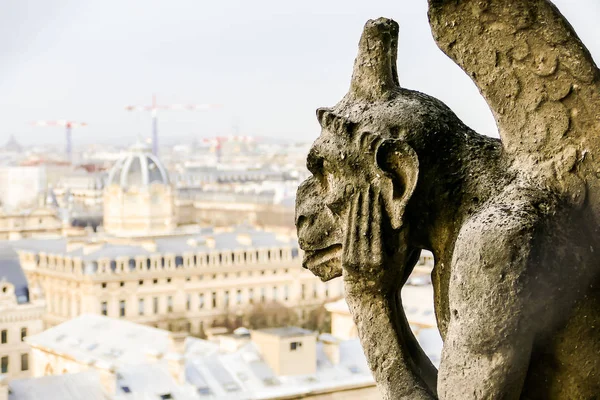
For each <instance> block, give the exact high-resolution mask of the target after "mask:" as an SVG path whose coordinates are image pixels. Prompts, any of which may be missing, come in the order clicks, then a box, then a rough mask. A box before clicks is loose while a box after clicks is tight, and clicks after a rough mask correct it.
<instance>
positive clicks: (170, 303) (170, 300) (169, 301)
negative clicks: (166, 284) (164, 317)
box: [167, 296, 173, 312]
mask: <svg viewBox="0 0 600 400" xmlns="http://www.w3.org/2000/svg"><path fill="white" fill-rule="evenodd" d="M167 312H173V296H167Z"/></svg>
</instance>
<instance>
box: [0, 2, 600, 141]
mask: <svg viewBox="0 0 600 400" xmlns="http://www.w3.org/2000/svg"><path fill="white" fill-rule="evenodd" d="M426 3H427V2H426V0H403V1H397V0H396V1H394V0H369V1H358V0H320V1H317V0H302V1H289V0H288V1H285V0H212V1H205V0H169V1H167V0H102V1H90V0H88V1H82V0H62V1H61V0H4V1H3V2H2V8H1V9H0V52H1V54H2V62H1V63H0V107H1V108H0V109H1V110H2V113H1V116H2V117H1V119H0V145H1V144H3V143H4V142H5V141H6V140H7V139H8V137H9V135H10V134H14V135H15V136H16V137H17V138H18V140H19V141H21V142H22V143H25V144H33V143H56V144H60V145H61V146H62V143H63V142H64V135H63V129H62V128H36V127H32V126H31V123H32V122H33V121H36V120H54V119H72V120H75V121H83V122H87V123H88V124H89V127H87V128H84V129H78V130H75V131H74V141H75V146H77V145H78V144H84V143H86V144H87V143H94V142H100V143H109V142H114V143H121V144H128V143H131V142H134V141H135V140H136V137H137V136H138V135H140V134H142V135H145V136H149V135H150V115H149V114H148V113H130V112H126V111H125V110H124V107H125V106H126V105H129V104H136V105H137V104H148V103H150V101H151V97H152V94H153V93H156V94H157V96H158V100H159V103H162V104H170V103H215V104H222V105H223V106H224V108H223V109H221V110H218V111H194V112H189V111H171V112H165V113H162V114H161V115H160V117H159V121H160V134H161V141H162V143H165V142H171V143H173V142H177V141H183V140H185V141H187V140H191V139H192V138H193V137H207V136H211V135H215V134H230V133H232V132H233V126H234V125H235V124H237V125H238V126H239V132H240V133H241V134H248V135H258V136H272V137H280V138H290V139H304V140H306V141H312V140H314V139H315V138H316V137H317V136H318V134H319V126H318V124H317V122H316V120H315V109H316V108H317V107H320V106H332V105H334V104H335V103H336V102H337V101H338V100H340V99H341V97H342V96H343V95H344V94H345V93H346V91H347V88H348V85H349V82H350V75H351V71H352V63H353V60H354V57H355V56H356V50H357V43H358V39H359V37H360V34H361V31H362V27H363V25H364V23H365V22H366V21H367V20H368V19H370V18H377V17H380V16H385V17H389V18H393V19H395V20H396V21H398V23H399V24H400V49H399V60H398V70H399V75H400V83H401V85H402V86H403V87H407V88H410V89H416V90H419V91H422V92H425V93H427V94H430V95H433V96H436V97H438V98H440V99H441V100H443V101H444V102H446V103H447V104H448V105H449V106H450V107H451V108H452V109H453V110H454V111H455V112H456V113H457V114H458V115H459V117H461V118H462V119H463V120H464V121H465V122H466V123H467V124H468V125H470V126H471V127H473V128H474V129H476V130H477V131H479V132H480V133H484V134H490V135H496V133H495V132H496V128H495V125H494V121H493V119H492V116H491V113H490V112H489V110H488V109H487V106H486V105H485V103H484V101H483V100H482V99H481V98H480V96H479V93H478V92H477V89H476V88H475V86H474V85H473V83H472V82H471V81H470V79H469V78H468V77H467V76H466V75H465V74H464V73H463V72H462V71H461V70H460V69H459V68H458V67H456V66H455V65H454V64H453V63H452V62H451V61H450V60H449V59H447V58H446V56H445V55H443V54H442V53H441V51H440V50H438V49H437V47H436V46H435V44H434V42H433V39H432V37H431V33H430V31H429V26H428V24H427V14H426V11H427V5H426ZM555 3H556V5H557V6H558V7H559V8H560V9H561V11H562V12H563V13H564V14H565V15H566V16H567V18H568V19H569V20H570V22H571V23H572V24H573V26H574V27H575V29H576V30H577V32H578V34H579V36H580V37H581V38H582V40H583V41H584V43H586V45H587V46H588V48H589V49H590V51H591V52H592V54H593V55H594V57H595V59H596V62H599V61H600V27H598V25H597V23H598V20H600V2H598V1H597V0H556V1H555ZM236 121H237V122H236Z"/></svg>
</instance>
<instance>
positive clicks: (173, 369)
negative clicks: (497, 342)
mask: <svg viewBox="0 0 600 400" xmlns="http://www.w3.org/2000/svg"><path fill="white" fill-rule="evenodd" d="M165 360H167V367H168V369H169V373H170V374H171V376H172V377H173V379H174V380H175V382H177V384H178V385H183V384H184V383H185V359H184V358H183V356H182V355H181V354H178V353H168V354H167V355H166V356H165Z"/></svg>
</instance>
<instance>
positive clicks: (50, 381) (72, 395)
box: [8, 371, 111, 400]
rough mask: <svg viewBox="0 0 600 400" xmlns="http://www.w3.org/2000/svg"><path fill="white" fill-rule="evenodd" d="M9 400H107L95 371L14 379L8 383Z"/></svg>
mask: <svg viewBox="0 0 600 400" xmlns="http://www.w3.org/2000/svg"><path fill="white" fill-rule="evenodd" d="M8 386H9V389H10V394H9V396H8V399H9V400H82V399H85V400H109V399H111V396H109V395H108V394H107V393H106V391H105V390H104V388H103V387H102V384H101V383H100V376H99V374H98V372H96V371H86V372H80V373H77V374H63V375H55V376H44V377H41V378H28V379H15V380H12V381H10V383H9V385H8Z"/></svg>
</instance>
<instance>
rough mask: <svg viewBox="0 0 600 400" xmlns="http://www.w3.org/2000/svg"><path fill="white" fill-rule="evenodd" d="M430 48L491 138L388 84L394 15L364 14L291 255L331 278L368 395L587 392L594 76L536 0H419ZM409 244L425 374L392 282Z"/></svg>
mask: <svg viewBox="0 0 600 400" xmlns="http://www.w3.org/2000/svg"><path fill="white" fill-rule="evenodd" d="M429 8H430V9H429V16H430V23H431V27H432V30H433V34H434V38H435V40H436V41H437V43H438V45H439V46H440V48H441V49H442V50H443V51H444V52H445V53H446V54H447V55H448V56H449V57H451V58H452V59H453V60H454V61H455V62H456V63H457V64H458V65H459V66H460V67H461V68H463V69H464V71H465V72H466V73H467V74H469V76H471V77H472V79H473V81H474V82H475V83H476V84H477V86H478V87H479V89H480V91H481V93H482V95H483V96H484V97H485V99H486V101H487V102H488V104H489V105H490V107H491V109H492V111H493V113H494V115H495V117H496V120H497V123H498V127H499V130H500V134H501V138H502V140H501V141H500V140H496V139H492V138H489V137H485V136H482V135H479V134H477V133H476V132H474V131H473V130H471V129H469V128H468V127H467V126H466V125H465V124H463V123H462V122H461V121H460V120H459V119H458V118H457V117H456V116H455V114H454V113H453V112H452V111H451V110H450V109H449V108H448V107H446V106H445V105H444V104H443V103H442V102H440V101H439V100H437V99H435V98H432V97H430V96H427V95H425V94H422V93H419V92H415V91H411V90H406V89H402V88H401V87H400V86H399V82H398V76H397V73H396V49H397V36H398V27H397V24H396V23H395V22H393V21H391V20H387V19H378V20H375V21H369V22H367V24H366V26H365V29H364V33H363V35H362V38H361V40H360V44H359V52H358V57H357V58H356V61H355V66H354V72H353V76H352V83H351V85H350V90H349V92H348V94H347V95H346V96H345V97H344V98H343V99H342V100H341V101H340V102H339V103H338V104H337V105H336V106H335V107H333V108H329V109H319V110H318V111H317V118H318V120H319V122H320V124H321V127H322V131H321V135H320V137H319V138H318V139H317V140H316V142H315V143H314V145H313V146H312V148H311V150H310V153H309V155H308V160H307V165H308V168H309V170H310V171H311V173H312V177H310V178H309V179H308V180H306V181H305V182H304V183H303V184H302V185H301V186H300V188H299V189H298V195H297V205H296V226H297V228H298V236H299V241H300V246H301V248H302V249H303V250H304V251H305V256H304V266H305V267H306V268H309V269H310V270H311V271H312V272H313V273H315V274H316V275H318V276H319V277H321V279H323V280H329V279H333V278H336V277H340V276H342V277H343V279H344V284H345V288H346V297H347V301H348V304H349V306H350V310H351V312H352V314H353V317H354V320H355V322H356V324H357V326H358V333H359V336H360V339H361V342H362V345H363V347H364V350H365V354H366V356H367V359H368V361H369V365H370V367H371V369H372V371H373V374H374V377H375V379H376V381H377V384H378V386H379V389H380V391H381V393H382V395H383V398H384V399H434V398H440V399H452V400H456V399H461V400H462V399H519V398H522V399H595V398H598V396H599V395H600V235H599V231H598V227H599V221H600V72H599V70H598V68H597V67H596V65H595V64H594V62H593V60H592V58H591V57H590V55H589V53H588V51H587V50H586V49H585V47H584V46H583V44H582V43H581V42H580V40H579V39H578V38H577V35H576V34H575V32H574V31H573V29H572V28H571V26H570V25H569V24H568V22H567V21H566V20H565V19H564V18H563V16H562V15H561V14H560V13H559V12H558V10H557V9H556V8H555V7H554V5H552V3H550V2H549V1H546V0H447V1H444V0H437V1H436V0H430V2H429ZM421 249H428V250H431V251H432V252H433V254H434V256H435V268H434V270H433V274H432V275H433V276H432V277H433V284H434V292H435V299H434V303H435V308H436V316H437V320H438V326H439V330H440V333H441V335H442V338H443V339H444V349H443V354H442V361H441V365H440V370H439V372H438V371H436V369H435V368H434V367H433V366H432V365H431V363H430V362H429V360H428V359H427V357H426V356H425V355H424V353H423V351H422V350H421V348H420V347H419V345H418V343H417V341H416V340H415V338H414V336H413V335H412V333H411V331H410V328H409V325H408V322H407V320H406V317H405V315H404V313H403V309H402V304H401V298H400V296H399V290H400V288H401V287H402V285H404V283H405V282H406V280H407V277H408V275H409V274H410V273H411V271H412V269H413V267H414V265H415V263H416V261H417V260H418V256H419V253H420V251H421Z"/></svg>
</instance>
